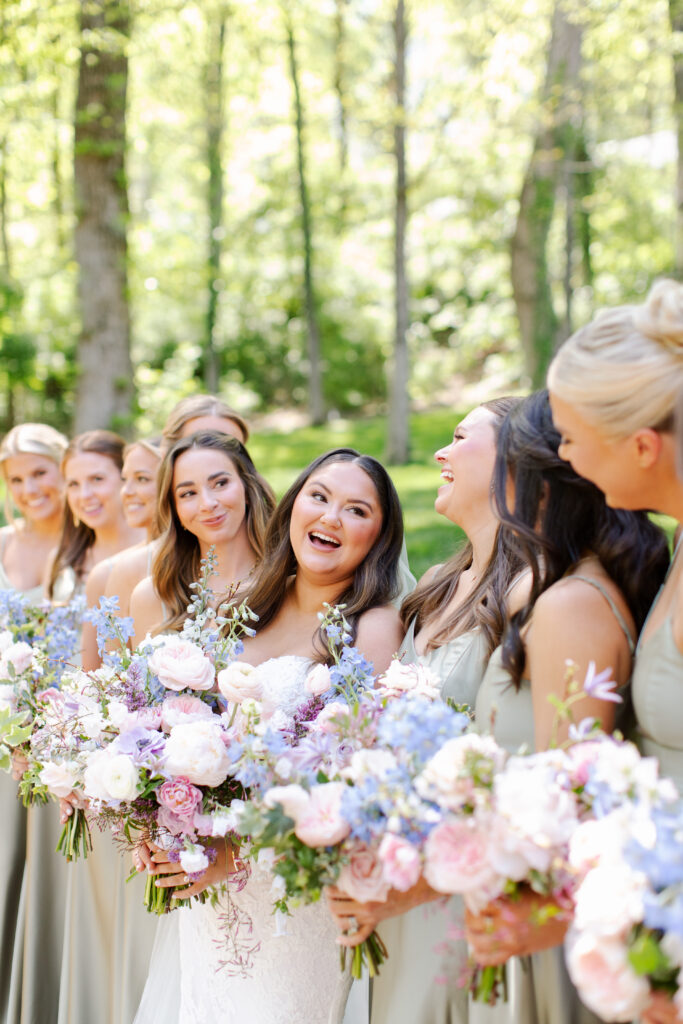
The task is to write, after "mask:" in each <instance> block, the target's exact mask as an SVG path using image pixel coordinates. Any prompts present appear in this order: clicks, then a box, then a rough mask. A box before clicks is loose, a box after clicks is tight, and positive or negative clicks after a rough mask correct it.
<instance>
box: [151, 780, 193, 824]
mask: <svg viewBox="0 0 683 1024" xmlns="http://www.w3.org/2000/svg"><path fill="white" fill-rule="evenodd" d="M157 800H158V801H159V803H160V804H161V806H162V807H165V808H166V809H167V810H169V811H171V813H172V814H175V815H176V817H178V818H191V817H192V816H193V815H194V812H195V811H196V810H197V808H198V807H199V806H200V804H201V802H202V791H201V789H197V787H196V786H193V785H192V783H191V782H189V781H188V780H187V779H185V778H183V776H182V775H181V776H179V777H178V778H177V779H172V780H170V781H169V782H164V784H163V785H162V786H161V787H160V788H159V790H158V792H157Z"/></svg>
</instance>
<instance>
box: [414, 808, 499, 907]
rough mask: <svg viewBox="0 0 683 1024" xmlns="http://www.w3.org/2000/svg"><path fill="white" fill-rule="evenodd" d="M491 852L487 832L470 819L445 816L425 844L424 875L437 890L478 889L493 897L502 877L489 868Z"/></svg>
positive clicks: (466, 890)
mask: <svg viewBox="0 0 683 1024" xmlns="http://www.w3.org/2000/svg"><path fill="white" fill-rule="evenodd" d="M490 852H491V851H490V846H489V837H488V833H487V831H485V829H484V828H481V827H479V825H478V824H477V822H475V821H474V820H473V819H472V818H454V819H446V820H444V821H442V822H441V824H439V825H437V826H436V828H435V829H434V831H433V832H432V833H431V834H430V836H429V838H428V839H427V842H426V844H425V858H426V862H425V867H424V876H425V878H426V879H427V881H428V882H429V884H430V885H431V887H432V888H433V889H436V890H437V892H443V893H472V892H475V891H476V890H479V889H481V890H483V891H485V892H486V893H487V894H488V896H489V898H493V897H494V896H496V895H498V893H499V892H500V884H502V881H503V880H502V879H500V877H499V876H498V875H497V874H496V872H495V871H494V870H493V868H492V867H491V863H490Z"/></svg>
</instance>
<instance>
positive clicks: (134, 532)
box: [47, 430, 144, 601]
mask: <svg viewBox="0 0 683 1024" xmlns="http://www.w3.org/2000/svg"><path fill="white" fill-rule="evenodd" d="M124 447H125V441H124V440H123V438H122V437H119V436H118V434H113V433H112V432H111V431H110V430H90V431H88V432H87V433H85V434H80V435H79V436H78V437H75V438H74V439H73V441H71V443H70V444H69V447H68V448H67V450H66V452H65V454H64V459H63V462H62V469H63V472H64V480H65V483H66V501H67V508H66V515H65V519H64V528H63V531H62V536H61V539H60V542H59V546H58V548H57V551H56V552H55V555H54V557H53V559H52V561H51V565H50V570H49V573H48V586H47V591H48V595H49V597H51V598H52V600H54V601H68V600H69V598H70V597H71V596H72V594H74V593H76V592H78V591H82V590H84V589H85V581H86V579H87V576H88V573H89V572H90V571H91V569H92V568H93V567H94V566H95V565H97V563H98V562H101V561H102V560H103V559H105V558H111V556H112V555H115V554H116V553H117V552H119V551H122V550H123V548H128V547H131V546H132V545H133V544H137V543H138V542H140V541H141V540H143V539H144V531H143V530H140V529H137V528H136V527H131V526H129V525H128V523H127V522H126V518H125V516H124V514H123V505H122V503H121V494H120V490H121V469H122V467H123V450H124Z"/></svg>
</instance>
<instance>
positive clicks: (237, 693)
mask: <svg viewBox="0 0 683 1024" xmlns="http://www.w3.org/2000/svg"><path fill="white" fill-rule="evenodd" d="M216 681H217V683H218V689H219V690H220V691H221V693H222V694H223V696H224V697H225V699H226V700H229V701H230V702H231V703H233V704H241V703H242V702H243V701H245V700H250V699H251V700H258V699H259V698H260V696H261V690H262V685H261V681H260V679H259V676H258V673H257V672H256V671H255V670H254V666H253V665H249V664H247V662H246V661H234V662H233V663H232V665H228V667H227V668H224V669H222V670H221V671H220V672H219V673H218V678H217V680H216Z"/></svg>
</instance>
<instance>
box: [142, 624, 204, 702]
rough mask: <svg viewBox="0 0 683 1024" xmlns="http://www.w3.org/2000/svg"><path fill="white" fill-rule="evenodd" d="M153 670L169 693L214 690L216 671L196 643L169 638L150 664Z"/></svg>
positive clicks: (150, 660)
mask: <svg viewBox="0 0 683 1024" xmlns="http://www.w3.org/2000/svg"><path fill="white" fill-rule="evenodd" d="M148 665H149V668H150V670H151V671H152V672H154V674H155V675H157V676H158V677H159V682H161V683H162V684H163V685H164V686H165V687H166V688H167V689H169V690H177V691H179V690H185V689H189V690H210V689H211V687H212V686H213V681H214V678H215V670H214V667H213V665H212V663H211V662H210V661H209V659H208V658H207V657H206V655H205V654H204V652H203V651H202V649H201V648H200V647H197V645H196V644H193V643H190V641H189V640H183V639H182V637H179V636H178V637H175V636H174V637H165V643H164V644H163V645H160V646H159V647H157V649H156V650H155V651H154V653H153V654H152V655H151V656H150V659H149V661H148Z"/></svg>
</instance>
